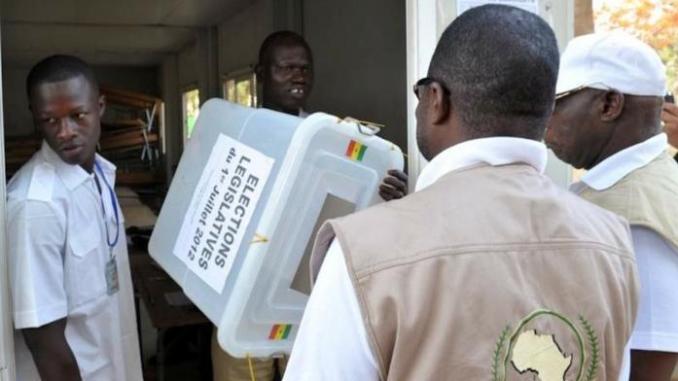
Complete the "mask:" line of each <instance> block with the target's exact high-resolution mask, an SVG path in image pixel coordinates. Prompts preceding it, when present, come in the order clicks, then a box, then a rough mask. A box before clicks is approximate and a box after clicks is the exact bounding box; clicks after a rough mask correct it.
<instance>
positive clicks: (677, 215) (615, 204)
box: [579, 152, 678, 248]
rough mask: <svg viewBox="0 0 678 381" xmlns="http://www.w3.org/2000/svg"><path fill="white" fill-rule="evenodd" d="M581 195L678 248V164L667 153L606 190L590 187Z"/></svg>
mask: <svg viewBox="0 0 678 381" xmlns="http://www.w3.org/2000/svg"><path fill="white" fill-rule="evenodd" d="M579 195H580V196H581V197H583V198H584V199H586V200H589V201H591V202H592V203H594V204H596V205H598V206H600V207H602V208H605V209H607V210H610V211H613V212H615V213H617V214H618V215H620V216H622V217H624V218H626V219H627V220H628V221H629V223H630V224H631V225H636V226H643V227H646V228H648V229H652V230H654V231H655V232H657V233H658V234H659V235H661V236H662V237H663V238H664V239H665V240H666V241H668V242H670V243H671V244H673V246H674V247H675V248H678V165H677V164H676V162H675V160H674V159H673V158H672V157H671V156H670V155H669V154H668V153H667V152H664V153H662V154H661V155H659V156H658V157H657V158H656V159H654V160H652V161H651V162H650V163H649V164H648V165H646V166H644V167H642V168H639V169H637V170H635V171H633V172H631V173H629V174H628V175H627V176H626V177H624V178H623V179H621V180H620V181H619V182H617V183H616V184H615V185H613V186H612V187H610V188H608V189H605V190H603V191H596V190H595V189H592V188H589V187H586V188H584V189H583V190H582V191H581V192H580V193H579Z"/></svg>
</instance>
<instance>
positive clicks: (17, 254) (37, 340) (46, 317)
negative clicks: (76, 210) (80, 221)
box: [7, 200, 80, 380]
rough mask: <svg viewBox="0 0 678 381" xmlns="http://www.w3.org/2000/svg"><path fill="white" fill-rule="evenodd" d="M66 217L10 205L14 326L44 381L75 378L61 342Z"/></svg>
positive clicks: (33, 204)
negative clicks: (19, 332)
mask: <svg viewBox="0 0 678 381" xmlns="http://www.w3.org/2000/svg"><path fill="white" fill-rule="evenodd" d="M64 225H65V222H64V219H63V218H62V217H60V216H59V214H58V213H57V212H56V210H55V209H54V208H53V207H52V206H51V205H50V204H49V203H47V202H42V201H34V200H27V201H23V202H20V203H15V202H11V203H9V204H8V229H7V240H8V248H9V250H8V251H9V263H10V280H11V282H10V286H11V289H12V301H13V310H14V326H15V328H16V329H17V330H20V331H21V332H22V334H23V336H24V338H25V341H26V345H27V347H28V349H29V350H30V351H31V353H32V355H33V360H34V362H35V364H36V367H37V369H38V371H39V373H40V375H41V377H42V379H43V380H79V379H80V374H79V370H78V364H77V362H76V360H75V357H74V355H73V351H72V349H71V348H70V347H69V345H68V343H67V342H66V338H65V329H66V316H67V315H68V303H67V300H68V297H67V295H66V289H65V285H64V276H65V275H64V268H63V263H64V257H63V251H64V245H65V229H64V228H63V226H64Z"/></svg>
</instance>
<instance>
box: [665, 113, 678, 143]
mask: <svg viewBox="0 0 678 381" xmlns="http://www.w3.org/2000/svg"><path fill="white" fill-rule="evenodd" d="M662 122H664V131H665V132H666V135H668V137H669V144H670V145H672V146H673V147H675V148H678V106H676V105H675V104H673V103H668V102H664V107H663V108H662Z"/></svg>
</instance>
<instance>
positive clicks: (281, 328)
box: [268, 324, 292, 340]
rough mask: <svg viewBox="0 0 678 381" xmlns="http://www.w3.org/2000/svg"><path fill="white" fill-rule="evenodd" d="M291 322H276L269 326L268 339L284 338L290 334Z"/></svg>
mask: <svg viewBox="0 0 678 381" xmlns="http://www.w3.org/2000/svg"><path fill="white" fill-rule="evenodd" d="M291 330H292V324H276V325H274V326H273V327H272V328H271V333H269V335H268V339H269V340H285V339H287V337H288V336H289V335H290V331H291Z"/></svg>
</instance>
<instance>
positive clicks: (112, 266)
mask: <svg viewBox="0 0 678 381" xmlns="http://www.w3.org/2000/svg"><path fill="white" fill-rule="evenodd" d="M119 289H120V283H119V282H118V264H117V263H116V262H115V258H111V259H109V260H108V262H106V290H107V293H108V295H113V294H115V293H116V292H118V290H119Z"/></svg>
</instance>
